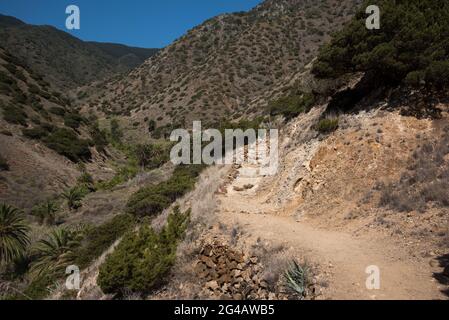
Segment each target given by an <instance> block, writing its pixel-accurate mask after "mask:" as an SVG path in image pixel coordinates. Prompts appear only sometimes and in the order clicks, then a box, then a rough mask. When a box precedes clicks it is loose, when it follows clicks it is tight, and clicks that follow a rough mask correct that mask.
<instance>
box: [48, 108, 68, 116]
mask: <svg viewBox="0 0 449 320" xmlns="http://www.w3.org/2000/svg"><path fill="white" fill-rule="evenodd" d="M49 111H50V113H52V114H54V115H57V116H60V117H63V116H64V115H65V114H66V111H65V109H64V108H61V107H51V108H50V110H49Z"/></svg>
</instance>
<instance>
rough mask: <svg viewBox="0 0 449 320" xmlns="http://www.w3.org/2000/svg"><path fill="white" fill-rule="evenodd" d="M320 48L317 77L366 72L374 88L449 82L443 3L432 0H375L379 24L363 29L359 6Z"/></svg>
mask: <svg viewBox="0 0 449 320" xmlns="http://www.w3.org/2000/svg"><path fill="white" fill-rule="evenodd" d="M368 4H369V3H368V1H367V2H366V4H365V5H362V6H361V9H360V11H359V12H358V13H357V14H356V16H355V17H354V18H353V20H352V21H351V22H350V23H349V24H348V25H347V26H346V27H345V28H344V29H343V30H342V31H340V32H338V33H337V34H336V35H335V36H334V37H333V39H332V41H331V43H330V44H329V45H328V46H326V47H323V48H322V49H321V51H320V53H319V56H318V59H317V60H316V62H315V63H314V66H313V70H312V72H313V73H314V74H315V75H316V76H318V77H320V78H335V77H339V76H341V75H344V74H346V73H353V72H371V73H372V74H375V75H376V80H377V82H378V85H379V86H385V85H396V84H399V83H401V82H403V81H404V80H405V79H407V80H406V82H407V83H408V84H413V85H419V84H421V81H420V80H421V79H420V78H421V76H422V75H424V74H425V80H426V83H427V85H428V86H441V85H447V84H449V77H448V74H449V65H448V63H447V60H448V58H449V46H448V39H449V18H448V17H449V3H448V2H447V1H434V0H409V1H393V0H380V1H378V3H377V5H378V6H379V7H380V8H381V10H382V19H381V24H382V25H381V28H380V29H379V30H368V29H367V28H366V24H365V21H366V17H367V15H366V14H365V8H366V7H367V5H368Z"/></svg>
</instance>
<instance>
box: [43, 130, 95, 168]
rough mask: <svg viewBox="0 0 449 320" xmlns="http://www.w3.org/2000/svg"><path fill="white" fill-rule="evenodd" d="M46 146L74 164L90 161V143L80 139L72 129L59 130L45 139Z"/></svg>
mask: <svg viewBox="0 0 449 320" xmlns="http://www.w3.org/2000/svg"><path fill="white" fill-rule="evenodd" d="M44 142H45V144H46V145H47V146H48V147H49V148H50V149H53V150H55V151H56V152H57V153H59V154H61V155H63V156H65V157H67V158H68V159H70V160H72V161H73V162H78V161H83V160H89V159H90V158H91V156H92V155H91V153H90V150H89V142H88V141H86V140H81V139H79V138H78V136H77V135H76V133H75V132H74V131H72V130H70V129H65V128H58V129H56V130H55V131H54V132H52V133H51V134H50V135H49V136H47V137H45V139H44Z"/></svg>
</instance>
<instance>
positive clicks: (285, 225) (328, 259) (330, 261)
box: [218, 167, 444, 299]
mask: <svg viewBox="0 0 449 320" xmlns="http://www.w3.org/2000/svg"><path fill="white" fill-rule="evenodd" d="M246 169H247V168H245V167H243V168H240V169H239V170H238V173H237V174H236V178H235V179H234V180H233V181H232V182H231V183H230V184H229V185H228V186H227V193H225V194H222V195H219V200H220V201H219V203H220V208H219V210H218V212H219V219H220V220H221V222H222V223H225V224H227V225H239V226H241V227H242V228H243V230H244V233H245V236H246V237H250V238H251V237H252V238H253V240H254V241H256V240H255V239H257V238H259V239H263V240H265V241H269V242H270V243H272V244H282V245H283V246H288V247H289V248H293V250H294V252H295V255H297V256H299V257H308V259H310V260H312V261H313V262H315V263H318V264H319V265H320V266H324V268H325V269H328V270H330V279H329V286H328V289H327V290H326V293H325V298H329V299H444V296H443V295H442V294H441V293H440V290H439V288H438V285H437V283H436V281H435V280H434V279H433V277H432V270H431V268H430V266H429V265H428V262H425V261H424V260H423V261H420V260H417V259H416V258H412V257H410V256H409V255H407V254H406V253H405V252H403V251H402V250H401V249H400V247H399V246H398V245H395V244H394V243H389V241H387V240H385V239H382V238H380V237H379V238H378V239H369V238H365V237H363V236H362V237H357V238H356V237H354V236H352V235H351V234H347V233H343V232H333V231H327V230H321V229H317V228H315V227H313V226H311V225H309V224H307V222H304V221H302V222H298V221H296V220H295V218H294V217H292V216H289V215H288V214H285V212H283V213H282V212H279V211H282V210H283V208H273V207H272V206H270V204H267V203H266V201H264V198H263V197H261V196H260V195H259V193H258V186H259V184H260V183H262V178H260V177H251V176H250V175H247V174H246V172H245V171H246ZM372 265H374V266H378V267H379V269H380V290H368V289H367V287H366V281H367V278H368V276H369V275H368V274H367V273H366V268H367V267H369V266H372Z"/></svg>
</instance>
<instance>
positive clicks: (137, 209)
mask: <svg viewBox="0 0 449 320" xmlns="http://www.w3.org/2000/svg"><path fill="white" fill-rule="evenodd" d="M203 168H204V166H201V165H191V166H178V167H177V168H176V169H175V171H174V173H173V175H172V177H171V178H170V179H168V180H167V181H164V182H161V183H159V184H157V185H154V186H150V187H145V188H142V189H140V190H139V191H137V192H136V193H134V194H133V195H132V196H131V197H130V198H129V200H128V203H127V211H128V212H129V213H131V214H134V215H136V216H138V217H145V216H155V215H157V214H159V213H161V212H162V211H163V210H164V209H166V208H168V207H169V206H170V204H171V203H172V202H174V201H176V199H178V198H180V197H182V196H183V195H185V194H186V193H187V192H189V191H190V190H192V189H193V187H194V186H195V183H196V178H197V177H198V175H199V174H200V172H201V170H202V169H203Z"/></svg>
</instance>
